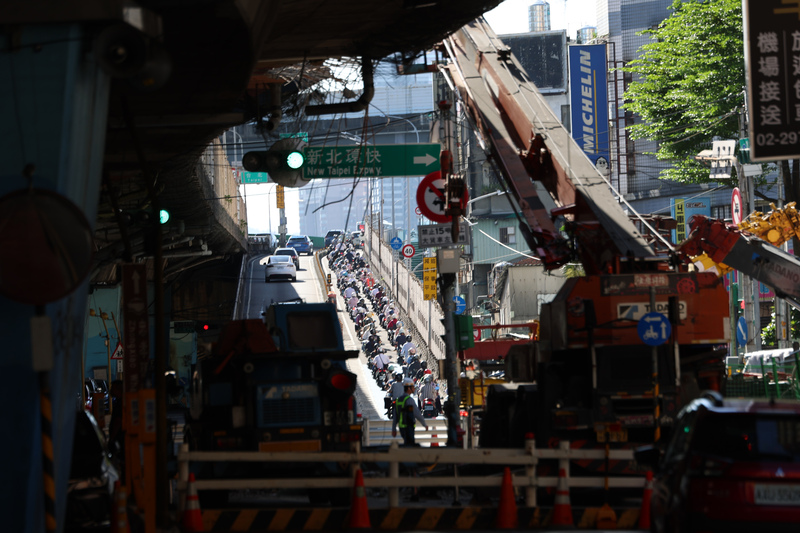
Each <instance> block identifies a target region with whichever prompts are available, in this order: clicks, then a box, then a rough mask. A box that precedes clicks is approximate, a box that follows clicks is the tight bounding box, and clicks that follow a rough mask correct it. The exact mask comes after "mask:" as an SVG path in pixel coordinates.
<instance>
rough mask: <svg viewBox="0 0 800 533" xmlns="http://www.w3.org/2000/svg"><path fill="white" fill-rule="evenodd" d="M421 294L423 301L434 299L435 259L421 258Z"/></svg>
mask: <svg viewBox="0 0 800 533" xmlns="http://www.w3.org/2000/svg"><path fill="white" fill-rule="evenodd" d="M422 294H423V299H425V300H435V299H436V258H435V257H423V258H422Z"/></svg>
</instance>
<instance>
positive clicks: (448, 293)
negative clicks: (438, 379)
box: [436, 248, 461, 447]
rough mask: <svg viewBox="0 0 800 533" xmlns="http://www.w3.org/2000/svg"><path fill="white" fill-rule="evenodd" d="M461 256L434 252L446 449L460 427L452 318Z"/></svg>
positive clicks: (447, 251)
mask: <svg viewBox="0 0 800 533" xmlns="http://www.w3.org/2000/svg"><path fill="white" fill-rule="evenodd" d="M460 262H461V257H460V253H459V250H458V249H457V248H439V249H438V250H437V251H436V268H437V270H438V271H439V276H440V278H439V283H440V285H441V295H442V311H444V318H443V319H442V323H443V324H444V335H443V336H442V337H443V340H444V362H445V379H446V380H447V400H445V403H444V414H445V417H446V418H447V446H452V447H456V446H458V432H457V431H456V428H458V427H459V426H460V424H461V420H460V414H459V406H460V405H461V390H460V389H459V388H458V375H459V373H460V372H459V370H460V368H459V362H458V357H457V350H456V325H455V320H454V319H453V314H454V312H455V303H454V302H453V296H454V293H455V281H456V273H457V272H458V269H459V267H460Z"/></svg>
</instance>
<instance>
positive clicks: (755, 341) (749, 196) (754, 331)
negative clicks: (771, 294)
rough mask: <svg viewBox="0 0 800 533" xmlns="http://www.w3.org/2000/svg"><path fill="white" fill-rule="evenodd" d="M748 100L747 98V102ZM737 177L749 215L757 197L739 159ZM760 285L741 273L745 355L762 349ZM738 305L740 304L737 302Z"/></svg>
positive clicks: (742, 127) (742, 132)
mask: <svg viewBox="0 0 800 533" xmlns="http://www.w3.org/2000/svg"><path fill="white" fill-rule="evenodd" d="M746 100H747V99H746V98H745V101H746ZM746 114H747V113H746V110H743V111H742V113H740V114H739V138H740V139H745V138H747V124H746V123H745V116H746ZM733 164H734V165H735V167H736V175H737V177H738V179H739V192H740V193H741V195H742V205H743V206H746V213H747V214H748V215H749V214H750V213H752V212H753V211H755V200H754V198H755V195H754V194H753V190H752V189H753V186H752V182H751V180H750V179H749V178H748V177H747V176H745V173H744V165H742V163H740V162H739V160H738V159H736V158H734V159H733ZM743 218H744V217H743ZM758 286H759V283H758V282H757V281H755V280H753V279H752V278H751V277H749V276H745V275H743V274H742V273H741V272H740V273H739V294H741V295H742V300H743V301H744V320H745V323H746V324H747V337H748V338H747V343H746V344H745V345H744V346H742V348H743V349H744V353H747V352H748V351H755V350H760V349H761V303H760V298H759V292H758ZM737 303H738V302H737Z"/></svg>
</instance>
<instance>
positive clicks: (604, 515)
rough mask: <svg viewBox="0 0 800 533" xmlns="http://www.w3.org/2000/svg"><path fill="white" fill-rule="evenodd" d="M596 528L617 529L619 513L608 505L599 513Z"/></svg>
mask: <svg viewBox="0 0 800 533" xmlns="http://www.w3.org/2000/svg"><path fill="white" fill-rule="evenodd" d="M595 527H596V528H597V529H617V513H616V512H614V509H612V508H611V506H610V505H608V504H607V503H606V504H604V505H603V506H602V507H601V508H600V510H599V511H598V512H597V520H596V521H595Z"/></svg>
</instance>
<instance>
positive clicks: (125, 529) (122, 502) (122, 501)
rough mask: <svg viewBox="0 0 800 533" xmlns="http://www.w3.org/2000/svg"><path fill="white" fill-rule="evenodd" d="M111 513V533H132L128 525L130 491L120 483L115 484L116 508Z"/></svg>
mask: <svg viewBox="0 0 800 533" xmlns="http://www.w3.org/2000/svg"><path fill="white" fill-rule="evenodd" d="M111 511H112V512H111V533H131V527H130V524H129V523H128V491H127V490H125V485H123V484H122V483H120V482H119V481H115V482H114V507H112V508H111Z"/></svg>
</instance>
